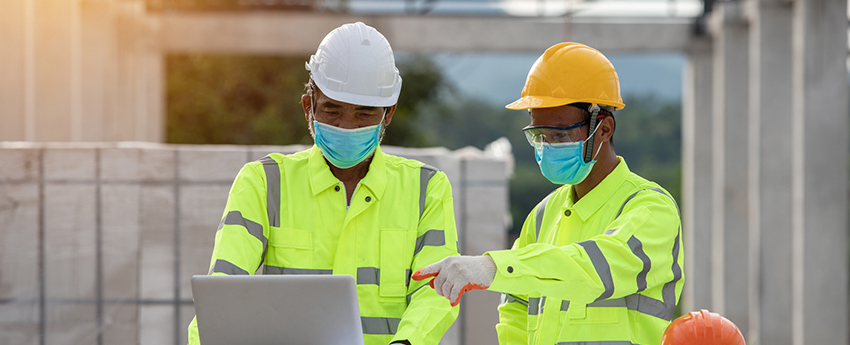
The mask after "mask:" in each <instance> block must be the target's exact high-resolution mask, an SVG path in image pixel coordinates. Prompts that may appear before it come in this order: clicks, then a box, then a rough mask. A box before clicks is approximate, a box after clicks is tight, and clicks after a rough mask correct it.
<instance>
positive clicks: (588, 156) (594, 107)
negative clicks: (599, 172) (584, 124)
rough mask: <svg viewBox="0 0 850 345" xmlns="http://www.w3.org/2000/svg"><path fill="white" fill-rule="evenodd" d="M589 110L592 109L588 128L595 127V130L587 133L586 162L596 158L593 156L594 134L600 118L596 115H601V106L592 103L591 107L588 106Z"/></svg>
mask: <svg viewBox="0 0 850 345" xmlns="http://www.w3.org/2000/svg"><path fill="white" fill-rule="evenodd" d="M587 110H588V111H590V126H588V128H593V131H592V132H590V134H588V135H587V141H585V142H584V143H585V146H584V162H585V163H590V161H592V160H593V158H594V157H593V156H594V155H593V136H594V134H596V124H597V121H598V119H597V118H596V117H597V116H599V106H598V105H596V104H591V105H590V108H588V109H587ZM601 147H602V146H601V145H600V148H601Z"/></svg>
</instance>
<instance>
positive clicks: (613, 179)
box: [564, 156, 631, 220]
mask: <svg viewBox="0 0 850 345" xmlns="http://www.w3.org/2000/svg"><path fill="white" fill-rule="evenodd" d="M617 160H619V161H620V163H619V164H617V166H616V167H615V168H614V170H613V171H611V173H610V174H608V176H605V178H604V179H602V182H599V184H598V185H596V187H593V189H591V190H590V192H588V193H587V194H586V195H585V196H584V197H582V198H581V200H579V201H578V202H577V203H573V196H574V195H575V193H574V190H573V188H574V187H573V186H570V187H569V194H567V195H568V197H567V199H566V200H565V201H564V207H565V208H572V209H573V210H574V211H575V212H576V213H577V214H578V216H579V217H580V218H581V219H582V220H587V219H588V218H590V216H592V215H593V214H594V213H596V211H597V210H599V208H600V207H602V205H604V204H605V203H606V202H608V199H610V198H611V196H612V195H614V193H615V192H617V189H618V188H619V187H620V185H621V184H622V183H623V181H625V180H626V177H628V176H629V173H630V172H631V171H630V170H629V166H628V165H626V161H625V160H623V157H620V156H617Z"/></svg>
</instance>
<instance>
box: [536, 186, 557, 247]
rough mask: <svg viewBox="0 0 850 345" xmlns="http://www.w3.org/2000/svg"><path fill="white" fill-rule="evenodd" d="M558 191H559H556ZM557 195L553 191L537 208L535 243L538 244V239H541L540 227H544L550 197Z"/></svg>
mask: <svg viewBox="0 0 850 345" xmlns="http://www.w3.org/2000/svg"><path fill="white" fill-rule="evenodd" d="M555 191H557V189H556V190H555ZM552 194H555V192H554V191H553V192H552V193H549V195H547V196H546V197H545V198H543V200H542V201H540V205H539V206H537V212H536V213H535V214H534V242H535V243H537V239H538V238H540V227H541V226H543V214H545V213H546V203H547V202H548V201H549V197H550V196H552Z"/></svg>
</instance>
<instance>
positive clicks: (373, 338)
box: [189, 22, 458, 345]
mask: <svg viewBox="0 0 850 345" xmlns="http://www.w3.org/2000/svg"><path fill="white" fill-rule="evenodd" d="M307 70H308V71H310V80H309V82H308V84H307V87H306V89H307V91H306V94H304V95H302V97H301V104H302V106H303V109H304V116H305V119H306V120H307V124H308V128H309V130H310V133H311V135H312V136H313V139H314V142H315V145H314V146H313V147H312V148H310V149H308V150H306V151H302V152H298V153H295V154H291V155H283V154H277V153H273V154H270V155H268V156H266V157H263V158H262V159H260V160H258V161H255V162H251V163H248V164H246V165H245V166H244V167H243V168H242V170H241V171H240V172H239V175H238V176H237V177H236V180H235V181H234V182H233V187H232V188H231V190H230V194H229V196H228V201H227V206H226V207H225V210H224V215H223V217H222V220H221V225H219V230H218V231H217V232H216V236H215V249H213V255H212V259H211V260H210V271H209V272H210V274H214V275H216V274H227V275H233V274H253V273H254V272H255V271H257V269H258V268H259V267H260V265H261V264H264V266H263V267H264V268H263V274H347V275H350V276H353V277H354V278H355V280H356V281H357V294H358V296H359V298H358V300H359V304H360V314H361V323H362V329H363V333H364V334H363V337H364V340H365V343H366V344H367V345H386V344H391V343H392V344H414V345H416V344H437V343H439V341H440V338H441V337H442V336H443V334H444V333H445V332H446V330H447V329H448V328H449V326H451V324H452V323H453V322H454V320H455V318H456V317H457V315H458V308H457V307H453V306H451V305H450V303H449V302H448V301H447V300H446V299H445V298H442V297H440V296H439V295H438V294H437V293H436V292H435V291H434V290H433V289H429V288H424V289H423V286H425V285H426V283H425V282H416V281H411V279H410V274H411V272H413V271H416V270H418V269H420V268H422V267H424V266H426V265H429V264H431V263H434V262H437V261H440V260H441V259H443V258H445V257H448V256H456V255H458V252H457V231H456V228H455V220H454V211H453V208H452V194H451V185H450V183H449V181H448V178H447V177H446V175H445V173H443V172H441V171H439V170H438V169H436V168H434V167H431V166H428V165H425V164H423V163H421V162H418V161H414V160H409V159H405V158H401V157H396V156H392V155H388V154H385V153H383V152H381V148H380V145H379V144H380V141H381V138H382V137H383V133H384V131H385V130H386V128H387V126H388V125H389V124H390V122H391V120H392V117H393V113H394V112H395V109H396V102H397V100H398V95H399V92H400V91H401V77H400V76H399V73H398V69H396V67H395V60H394V57H393V52H392V48H391V47H390V44H389V42H387V40H386V38H384V36H383V35H381V33H380V32H378V31H377V30H375V29H374V28H372V27H370V26H367V25H365V24H363V23H360V22H358V23H353V24H345V25H343V26H340V27H338V28H336V29H334V30H333V31H331V32H330V33H329V34H328V35H327V36H326V37H325V38H324V40H322V42H321V43H320V44H319V48H318V50H317V51H316V54H315V55H313V56H311V57H310V61H309V62H308V63H307ZM189 343H190V344H198V343H199V341H198V337H197V321H196V320H193V321H192V323H191V324H190V326H189Z"/></svg>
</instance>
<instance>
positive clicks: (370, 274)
mask: <svg viewBox="0 0 850 345" xmlns="http://www.w3.org/2000/svg"><path fill="white" fill-rule="evenodd" d="M357 284H358V285H359V284H375V285H381V270H380V269H379V268H376V267H358V268H357Z"/></svg>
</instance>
